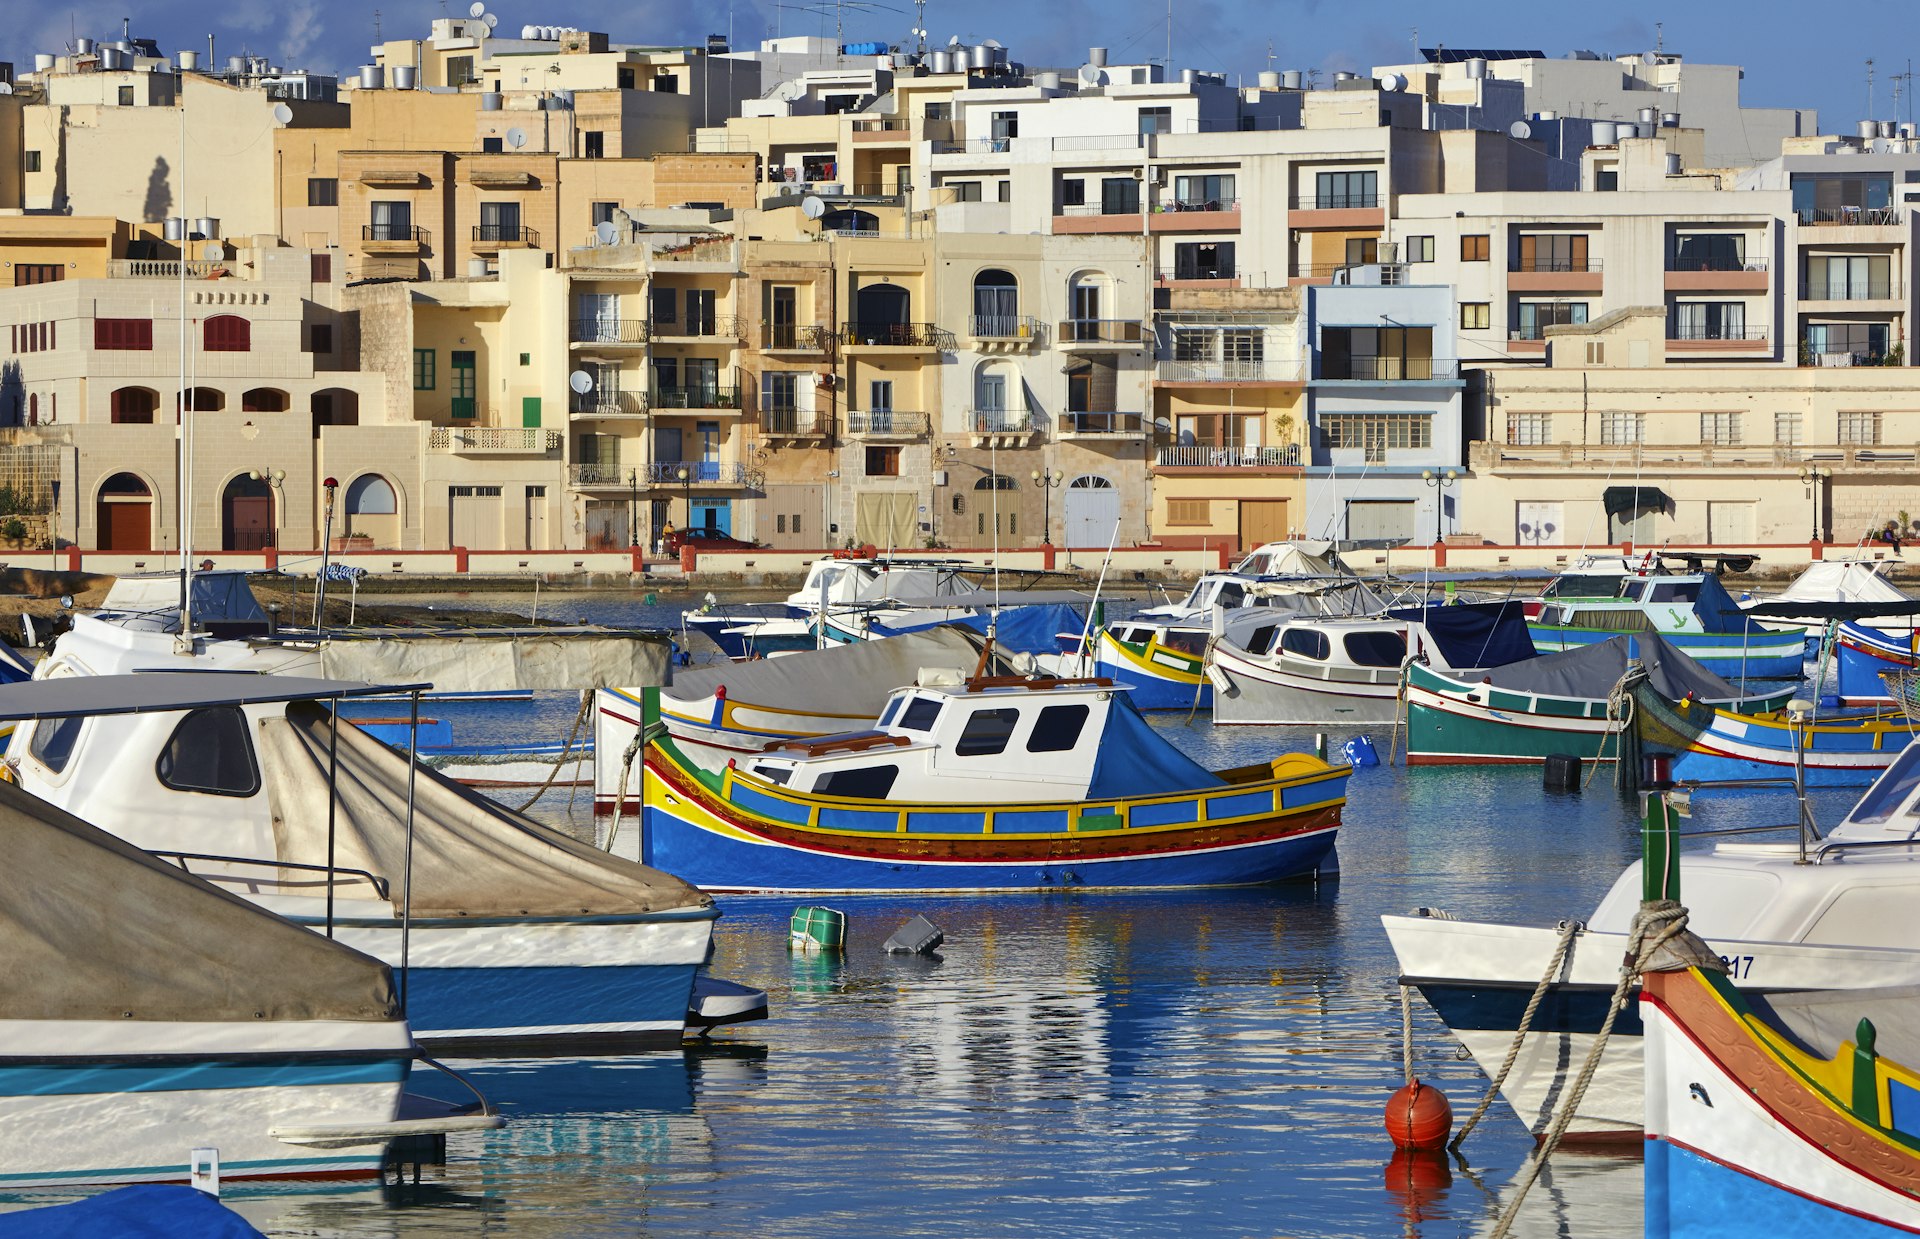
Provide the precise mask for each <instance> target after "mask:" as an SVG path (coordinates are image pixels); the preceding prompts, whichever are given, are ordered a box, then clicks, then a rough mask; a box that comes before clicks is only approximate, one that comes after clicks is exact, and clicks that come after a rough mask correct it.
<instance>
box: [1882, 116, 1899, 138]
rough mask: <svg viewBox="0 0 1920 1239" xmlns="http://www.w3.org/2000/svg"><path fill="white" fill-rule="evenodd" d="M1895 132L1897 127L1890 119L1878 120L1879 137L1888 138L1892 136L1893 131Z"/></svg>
mask: <svg viewBox="0 0 1920 1239" xmlns="http://www.w3.org/2000/svg"><path fill="white" fill-rule="evenodd" d="M1897 132H1898V129H1897V128H1896V127H1895V125H1894V123H1893V122H1892V121H1890V120H1883V121H1881V122H1880V136H1881V137H1883V138H1890V137H1892V136H1893V135H1894V134H1895V133H1897Z"/></svg>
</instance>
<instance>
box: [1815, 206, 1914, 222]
mask: <svg viewBox="0 0 1920 1239" xmlns="http://www.w3.org/2000/svg"><path fill="white" fill-rule="evenodd" d="M1797 214H1798V215H1799V216H1800V222H1801V223H1802V224H1812V225H1816V226H1818V225H1823V224H1831V225H1839V226H1843V227H1844V226H1855V227H1860V226H1864V227H1884V226H1886V225H1888V224H1898V223H1899V222H1900V208H1899V207H1853V206H1843V207H1809V208H1806V209H1805V210H1802V211H1799V212H1798V213H1797Z"/></svg>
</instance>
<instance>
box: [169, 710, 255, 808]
mask: <svg viewBox="0 0 1920 1239" xmlns="http://www.w3.org/2000/svg"><path fill="white" fill-rule="evenodd" d="M154 770H155V772H156V773H157V774H158V775H159V776H160V785H161V786H162V787H170V788H172V789H173V790H174V791H176V792H205V793H207V794H208V795H213V796H251V795H253V794H254V793H255V792H258V791H259V790H260V767H259V765H258V764H256V763H255V762H254V760H253V743H252V741H250V740H249V739H248V738H247V716H246V715H244V714H242V713H241V712H240V709H239V707H237V706H211V707H209V708H207V709H203V710H192V711H189V712H188V714H187V716H186V717H185V718H183V719H181V720H180V725H179V726H178V727H175V728H174V729H173V735H171V736H169V737H168V738H167V744H166V747H165V748H163V749H161V750H160V760H159V761H158V762H157V763H156V764H155V766H154Z"/></svg>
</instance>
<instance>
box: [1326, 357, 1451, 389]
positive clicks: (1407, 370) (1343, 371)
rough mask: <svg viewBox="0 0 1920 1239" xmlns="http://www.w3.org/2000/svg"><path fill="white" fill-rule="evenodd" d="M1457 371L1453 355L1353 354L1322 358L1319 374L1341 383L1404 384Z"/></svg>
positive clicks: (1441, 377)
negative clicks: (1343, 361)
mask: <svg viewBox="0 0 1920 1239" xmlns="http://www.w3.org/2000/svg"><path fill="white" fill-rule="evenodd" d="M1459 373H1460V362H1459V360H1458V359H1457V358H1453V357H1401V356H1388V355H1368V354H1365V353H1355V354H1353V355H1352V356H1350V357H1348V358H1346V359H1345V363H1344V364H1342V363H1341V361H1340V359H1334V360H1332V361H1327V360H1322V362H1321V364H1320V377H1321V378H1323V379H1333V380H1337V381H1342V382H1361V383H1404V382H1420V381H1422V380H1425V379H1450V378H1453V377H1455V376H1457V375H1458V374H1459Z"/></svg>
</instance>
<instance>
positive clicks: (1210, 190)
mask: <svg viewBox="0 0 1920 1239" xmlns="http://www.w3.org/2000/svg"><path fill="white" fill-rule="evenodd" d="M1238 188H1239V187H1238V182H1237V181H1236V180H1235V178H1234V177H1233V176H1232V174H1230V173H1211V172H1210V173H1206V174H1205V175H1201V176H1176V177H1174V178H1173V203H1172V206H1173V208H1174V209H1175V210H1180V211H1231V210H1232V209H1233V208H1234V207H1235V206H1237V205H1238V204H1239V192H1238Z"/></svg>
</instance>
